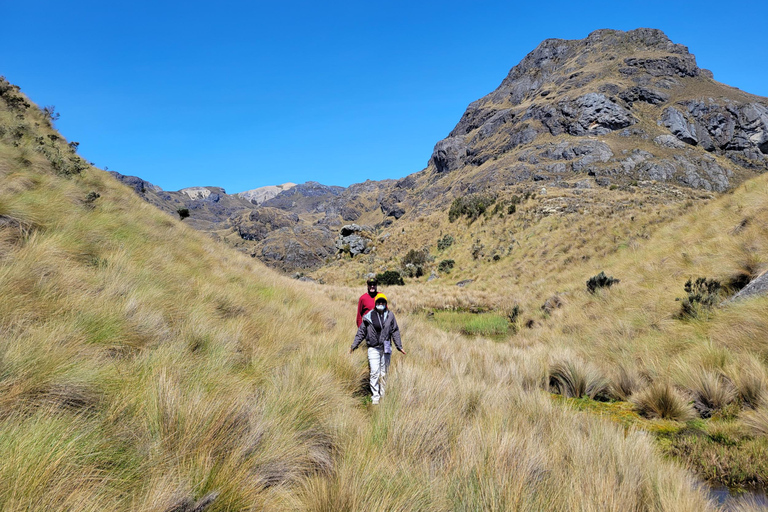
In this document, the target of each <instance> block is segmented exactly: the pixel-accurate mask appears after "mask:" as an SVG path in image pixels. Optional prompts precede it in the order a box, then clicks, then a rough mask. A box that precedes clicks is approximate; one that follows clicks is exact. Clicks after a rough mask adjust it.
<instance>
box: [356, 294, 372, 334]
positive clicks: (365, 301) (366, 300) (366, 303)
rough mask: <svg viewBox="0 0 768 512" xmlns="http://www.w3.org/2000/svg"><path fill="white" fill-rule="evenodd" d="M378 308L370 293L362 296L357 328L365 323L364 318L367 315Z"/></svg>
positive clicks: (358, 307)
mask: <svg viewBox="0 0 768 512" xmlns="http://www.w3.org/2000/svg"><path fill="white" fill-rule="evenodd" d="M375 307H376V302H374V300H373V297H371V295H370V294H369V293H364V294H362V295H361V296H360V300H359V301H357V326H358V327H360V324H361V323H363V317H364V316H365V314H366V313H368V312H369V311H373V309H374V308H375Z"/></svg>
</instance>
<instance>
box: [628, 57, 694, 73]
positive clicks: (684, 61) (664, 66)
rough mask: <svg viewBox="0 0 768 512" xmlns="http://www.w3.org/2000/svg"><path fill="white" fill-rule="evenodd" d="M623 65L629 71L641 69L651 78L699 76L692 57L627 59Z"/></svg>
mask: <svg viewBox="0 0 768 512" xmlns="http://www.w3.org/2000/svg"><path fill="white" fill-rule="evenodd" d="M624 63H625V64H626V65H627V66H629V67H630V69H641V70H642V71H644V72H646V73H648V74H650V75H651V76H680V77H685V76H699V73H700V70H699V68H698V66H696V59H695V57H694V56H693V55H690V54H688V55H681V56H677V55H670V56H667V57H661V58H647V59H646V58H627V59H624Z"/></svg>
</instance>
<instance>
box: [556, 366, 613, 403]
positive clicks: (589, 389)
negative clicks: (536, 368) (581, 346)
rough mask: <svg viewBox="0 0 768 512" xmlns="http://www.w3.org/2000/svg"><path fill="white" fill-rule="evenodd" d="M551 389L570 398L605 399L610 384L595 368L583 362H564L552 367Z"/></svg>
mask: <svg viewBox="0 0 768 512" xmlns="http://www.w3.org/2000/svg"><path fill="white" fill-rule="evenodd" d="M549 389H550V391H551V392H553V393H557V394H560V395H563V396H565V397H568V398H581V397H583V396H586V397H589V398H592V399H594V398H595V397H600V398H605V397H606V391H607V389H608V382H607V381H606V380H605V378H603V376H602V375H600V373H598V371H597V370H595V369H594V368H593V367H591V366H589V365H587V364H584V363H582V362H581V361H573V360H564V361H558V362H556V363H554V364H553V365H552V366H551V367H550V369H549Z"/></svg>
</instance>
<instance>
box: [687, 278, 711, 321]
mask: <svg viewBox="0 0 768 512" xmlns="http://www.w3.org/2000/svg"><path fill="white" fill-rule="evenodd" d="M684 289H685V293H686V297H684V298H683V299H682V302H683V303H682V305H681V307H680V313H679V314H678V316H679V318H696V317H697V316H699V313H701V311H702V310H704V309H711V308H712V307H713V306H715V305H716V304H718V303H719V302H720V290H721V289H722V285H721V284H720V281H717V280H716V279H707V278H706V277H699V278H698V279H696V281H693V280H691V279H688V281H686V282H685V286H684ZM677 300H681V299H677Z"/></svg>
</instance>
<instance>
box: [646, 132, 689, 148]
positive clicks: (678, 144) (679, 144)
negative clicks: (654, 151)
mask: <svg viewBox="0 0 768 512" xmlns="http://www.w3.org/2000/svg"><path fill="white" fill-rule="evenodd" d="M653 142H655V143H656V144H658V145H659V146H662V147H665V148H672V149H680V148H684V147H685V143H684V142H683V141H681V140H678V139H677V138H676V137H675V136H674V135H659V136H658V137H655V138H654V139H653Z"/></svg>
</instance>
